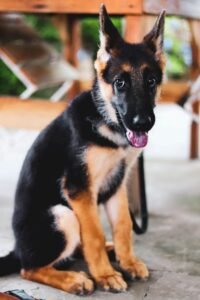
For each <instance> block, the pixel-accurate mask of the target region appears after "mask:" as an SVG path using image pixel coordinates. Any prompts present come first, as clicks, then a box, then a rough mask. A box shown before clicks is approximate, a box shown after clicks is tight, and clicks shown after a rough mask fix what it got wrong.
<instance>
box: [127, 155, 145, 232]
mask: <svg viewBox="0 0 200 300" xmlns="http://www.w3.org/2000/svg"><path fill="white" fill-rule="evenodd" d="M138 171H139V185H140V187H139V190H140V217H141V225H138V223H137V221H136V219H135V216H134V213H133V212H132V211H131V210H130V215H131V219H132V222H133V230H134V231H135V233H136V234H143V233H145V232H146V231H147V228H148V209H147V198H146V188H145V174H144V155H143V153H142V154H141V155H140V157H139V158H138Z"/></svg>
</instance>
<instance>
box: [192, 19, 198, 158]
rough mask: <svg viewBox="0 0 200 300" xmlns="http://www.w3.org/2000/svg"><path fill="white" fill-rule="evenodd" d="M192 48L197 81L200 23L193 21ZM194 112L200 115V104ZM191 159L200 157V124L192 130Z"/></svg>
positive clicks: (194, 106)
mask: <svg viewBox="0 0 200 300" xmlns="http://www.w3.org/2000/svg"><path fill="white" fill-rule="evenodd" d="M190 28H191V47H192V67H191V76H190V77H191V78H192V79H195V78H196V77H197V76H198V75H199V71H200V21H191V22H190ZM193 112H194V113H195V114H198V115H199V114H200V111H199V103H198V102H196V103H194V104H193ZM190 132H191V133H190V158H191V159H196V158H198V156H199V124H197V123H196V122H192V124H191V130H190Z"/></svg>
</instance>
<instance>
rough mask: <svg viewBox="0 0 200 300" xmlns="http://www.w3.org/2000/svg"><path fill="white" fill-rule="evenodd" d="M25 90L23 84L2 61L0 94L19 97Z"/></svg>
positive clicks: (0, 62)
mask: <svg viewBox="0 0 200 300" xmlns="http://www.w3.org/2000/svg"><path fill="white" fill-rule="evenodd" d="M23 90H24V86H23V84H22V83H21V82H20V81H19V80H18V79H17V78H16V76H15V75H14V74H13V73H12V72H11V71H10V70H9V69H8V68H7V66H6V65H5V64H4V63H3V62H2V61H1V60H0V94H1V95H8V94H9V95H19V94H20V93H22V91H23Z"/></svg>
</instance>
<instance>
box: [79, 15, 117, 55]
mask: <svg viewBox="0 0 200 300" xmlns="http://www.w3.org/2000/svg"><path fill="white" fill-rule="evenodd" d="M112 21H113V23H114V24H115V26H116V27H117V29H118V30H119V32H120V33H121V31H122V24H121V18H117V17H114V18H112ZM81 27H82V43H83V47H84V48H85V49H87V50H89V51H90V52H92V53H93V55H95V54H96V51H97V49H98V45H99V20H98V18H97V17H96V18H95V17H88V18H85V19H83V20H82V22H81Z"/></svg>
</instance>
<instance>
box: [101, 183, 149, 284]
mask: <svg viewBox="0 0 200 300" xmlns="http://www.w3.org/2000/svg"><path fill="white" fill-rule="evenodd" d="M106 211H107V215H108V218H109V221H110V223H111V226H112V232H113V240H114V247H115V253H116V257H117V259H118V261H119V263H120V266H121V267H122V269H124V270H126V271H127V272H129V274H131V276H132V278H135V277H138V278H142V279H146V278H147V277H148V276H149V272H148V269H147V267H146V266H145V264H144V263H143V262H142V261H141V260H139V259H138V258H136V257H135V255H134V252H133V246H132V245H133V239H132V221H131V217H130V213H129V208H128V197H127V191H126V185H125V183H123V184H122V185H121V186H120V188H119V190H118V191H117V193H116V194H115V196H113V197H112V198H111V199H110V200H108V202H107V203H106Z"/></svg>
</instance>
